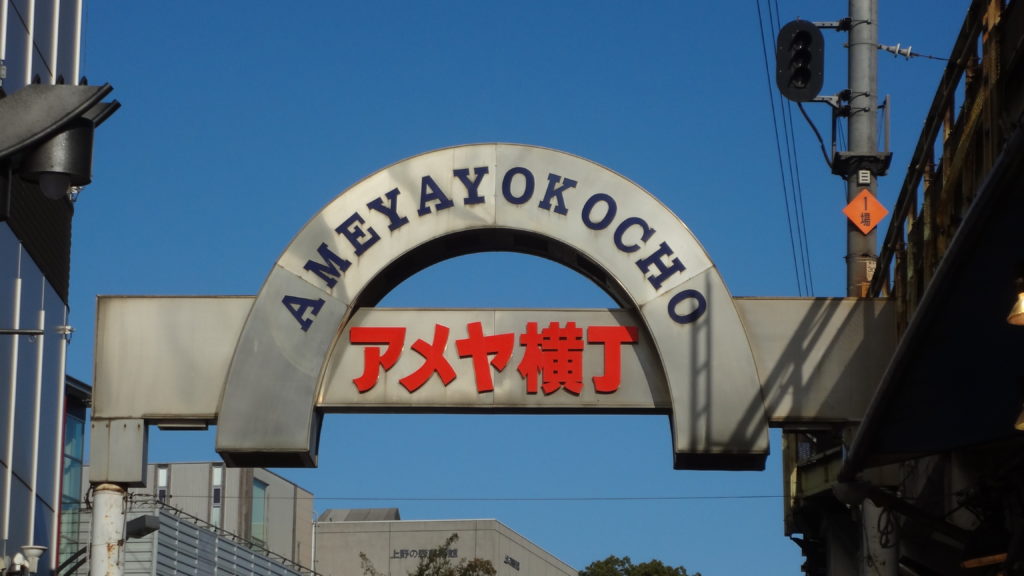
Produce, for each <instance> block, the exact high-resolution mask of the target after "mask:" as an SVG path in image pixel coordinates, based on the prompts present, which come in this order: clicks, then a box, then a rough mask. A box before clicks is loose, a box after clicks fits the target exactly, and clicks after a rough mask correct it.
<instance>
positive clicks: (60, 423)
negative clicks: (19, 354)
mask: <svg viewBox="0 0 1024 576" xmlns="http://www.w3.org/2000/svg"><path fill="white" fill-rule="evenodd" d="M67 323H68V307H67V306H65V307H64V323H63V324H62V325H61V326H60V328H59V334H60V336H59V340H58V342H57V389H56V394H57V418H56V422H54V427H55V428H56V431H55V435H56V438H55V440H54V443H53V500H52V502H53V505H54V507H55V508H56V512H55V513H56V516H57V517H56V520H55V521H54V522H51V523H50V526H51V533H50V550H52V551H53V552H52V553H51V554H50V570H52V571H55V570H57V560H58V559H59V556H60V527H61V516H60V513H61V504H62V496H63V494H62V491H63V486H64V474H63V472H64V428H65V426H66V425H67V419H66V418H65V415H64V406H65V404H64V402H65V393H64V388H65V386H66V384H65V376H64V371H65V370H66V367H67V355H68V354H67V352H68V333H69V331H70V328H69V327H68V325H67ZM79 490H81V487H79Z"/></svg>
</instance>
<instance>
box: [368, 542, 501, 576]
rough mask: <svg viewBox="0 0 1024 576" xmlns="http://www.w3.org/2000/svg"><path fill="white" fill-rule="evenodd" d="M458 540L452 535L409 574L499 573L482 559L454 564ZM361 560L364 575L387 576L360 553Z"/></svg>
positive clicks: (479, 575)
mask: <svg viewBox="0 0 1024 576" xmlns="http://www.w3.org/2000/svg"><path fill="white" fill-rule="evenodd" d="M458 539H459V535H458V534H452V535H451V536H449V537H448V539H447V540H445V541H444V544H441V545H440V546H438V547H437V548H434V549H433V550H431V551H430V553H429V554H427V556H426V557H423V556H420V561H419V564H417V565H416V569H415V570H413V571H412V572H409V576H494V575H495V574H497V573H498V571H497V570H495V569H494V564H491V561H490V560H482V559H480V558H473V559H472V560H466V559H465V558H463V559H462V560H459V561H458V562H452V559H451V557H450V556H449V555H448V551H449V550H450V549H451V547H452V545H453V544H455V542H457V541H458ZM359 558H360V560H362V563H363V574H365V575H366V576H386V574H384V573H383V572H381V571H379V570H377V568H376V567H375V566H374V565H373V562H371V561H370V559H369V558H367V557H366V554H364V553H362V552H360V553H359Z"/></svg>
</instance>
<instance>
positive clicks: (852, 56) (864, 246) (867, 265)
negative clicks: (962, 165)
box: [844, 0, 899, 576]
mask: <svg viewBox="0 0 1024 576" xmlns="http://www.w3.org/2000/svg"><path fill="white" fill-rule="evenodd" d="M849 7H850V12H849V18H850V31H849V70H848V73H849V85H848V86H849V91H850V116H849V139H850V141H849V147H848V153H847V154H848V159H849V164H848V165H847V168H846V170H845V172H846V173H845V174H844V177H845V178H846V200H847V202H848V203H849V202H853V201H854V199H855V198H857V196H858V195H859V194H860V193H861V192H862V191H863V190H868V191H869V192H870V193H871V195H872V196H875V195H876V194H875V192H876V190H877V188H878V186H877V183H878V176H880V175H882V174H884V172H885V169H886V165H887V164H888V161H887V160H888V159H887V157H886V156H887V155H882V154H880V153H879V150H878V100H879V95H878V3H877V0H850V6H849ZM877 230H878V228H877V227H874V228H872V229H871V231H870V232H868V233H867V234H865V233H864V232H862V231H861V230H860V229H859V228H858V227H857V226H855V225H854V223H853V222H850V221H847V222H846V238H847V242H846V247H847V252H846V294H847V296H851V297H854V298H863V297H866V296H867V295H868V287H869V286H870V285H871V278H872V277H873V276H874V274H875V266H876V265H877V261H878V255H877V253H876V246H877V242H878V239H877ZM869 337H870V335H865V338H869ZM860 512H861V514H860V517H861V518H860V519H861V547H860V566H859V572H860V574H862V575H867V574H873V575H878V576H896V575H897V574H898V571H899V558H898V555H897V551H898V548H897V546H896V542H895V540H896V535H897V534H896V532H897V531H896V523H895V520H894V519H893V518H892V514H891V512H889V513H887V511H886V510H884V509H883V508H881V507H879V506H877V505H876V504H875V503H874V502H872V501H871V499H869V498H865V499H864V501H863V502H862V503H861V510H860Z"/></svg>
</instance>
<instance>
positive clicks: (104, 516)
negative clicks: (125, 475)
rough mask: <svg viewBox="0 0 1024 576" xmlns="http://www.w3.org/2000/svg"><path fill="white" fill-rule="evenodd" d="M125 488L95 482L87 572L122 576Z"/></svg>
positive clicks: (107, 575)
mask: <svg viewBox="0 0 1024 576" xmlns="http://www.w3.org/2000/svg"><path fill="white" fill-rule="evenodd" d="M125 493H126V492H125V489H124V488H123V487H121V486H119V485H117V484H97V485H96V487H95V489H94V490H93V497H92V542H91V544H90V550H89V551H90V552H91V554H90V558H89V574H90V575H91V576H121V574H122V566H121V548H122V546H124V497H125Z"/></svg>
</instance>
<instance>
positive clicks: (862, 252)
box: [833, 0, 891, 298]
mask: <svg viewBox="0 0 1024 576" xmlns="http://www.w3.org/2000/svg"><path fill="white" fill-rule="evenodd" d="M849 9H850V12H849V20H848V26H849V43H848V44H849V70H848V73H849V79H848V80H849V83H848V90H849V149H848V150H847V151H846V152H840V153H838V154H837V157H836V158H835V163H834V166H833V170H834V171H835V172H836V173H837V174H839V175H840V176H842V177H843V178H845V179H846V201H847V202H848V203H849V202H853V201H854V200H855V199H857V197H858V196H859V195H860V194H861V192H863V191H865V190H866V191H867V192H868V193H869V194H870V195H871V197H872V199H873V198H874V197H875V196H876V194H875V192H876V190H877V188H878V177H879V176H882V175H884V174H885V172H886V169H887V168H888V166H889V159H890V157H891V156H890V154H889V153H888V152H887V151H886V152H880V151H879V150H878V100H879V94H878V0H850V4H849ZM846 238H847V240H846V295H847V296H850V297H854V298H863V297H865V296H867V292H868V286H869V285H870V284H871V278H872V277H873V276H874V274H875V266H876V262H877V259H878V254H877V244H878V232H877V228H874V227H873V228H872V229H871V231H870V232H868V233H866V234H865V233H864V232H862V231H861V229H860V228H858V227H857V226H855V225H854V223H853V222H849V221H848V222H847V223H846Z"/></svg>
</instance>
